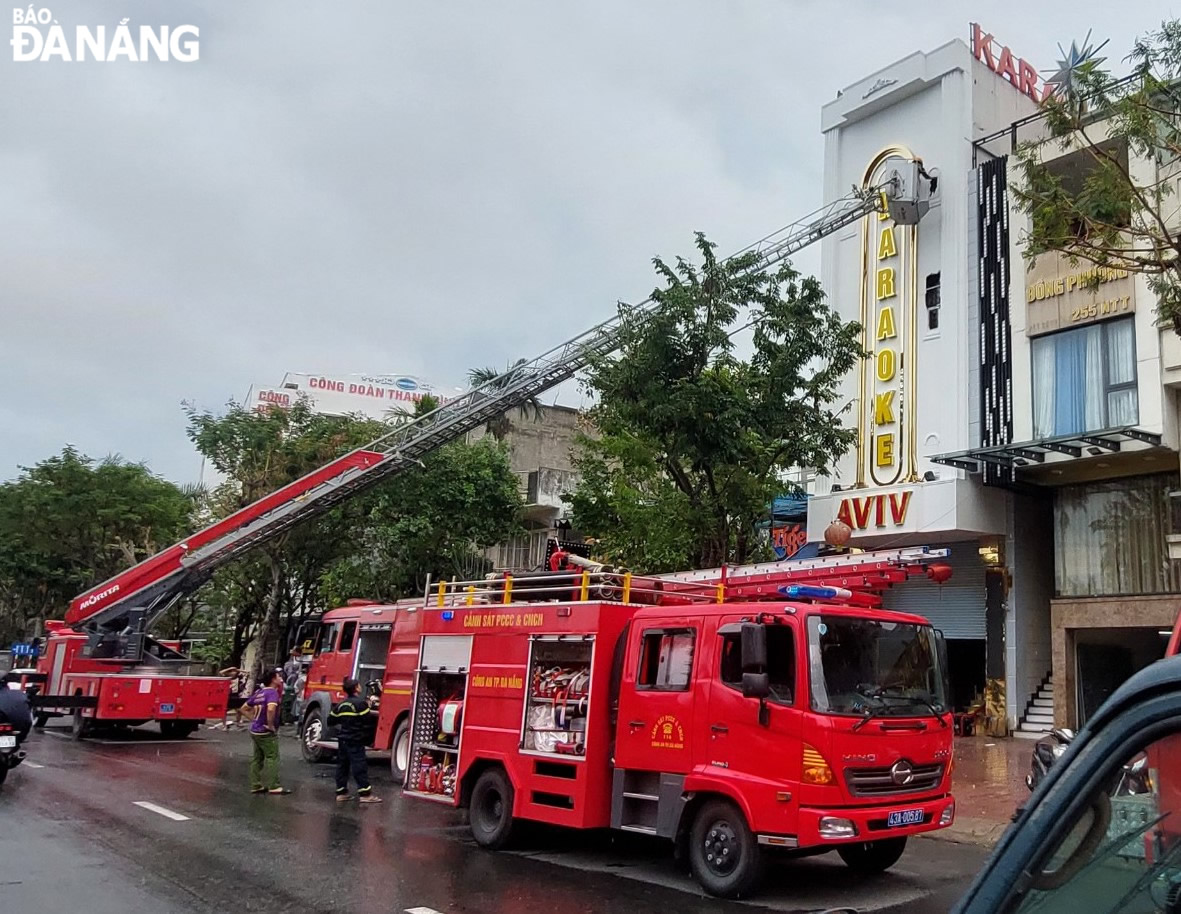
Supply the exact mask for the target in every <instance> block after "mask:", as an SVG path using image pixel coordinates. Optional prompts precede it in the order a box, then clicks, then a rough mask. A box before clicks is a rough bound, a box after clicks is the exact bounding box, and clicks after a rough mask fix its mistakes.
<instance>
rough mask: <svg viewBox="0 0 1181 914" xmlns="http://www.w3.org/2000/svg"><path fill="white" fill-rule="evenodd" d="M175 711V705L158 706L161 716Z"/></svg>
mask: <svg viewBox="0 0 1181 914" xmlns="http://www.w3.org/2000/svg"><path fill="white" fill-rule="evenodd" d="M175 710H176V705H165V704H162V705H160V713H161V714H171V713H172V712H173V711H175Z"/></svg>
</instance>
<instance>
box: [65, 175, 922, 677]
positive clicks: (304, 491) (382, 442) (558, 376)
mask: <svg viewBox="0 0 1181 914" xmlns="http://www.w3.org/2000/svg"><path fill="white" fill-rule="evenodd" d="M929 194H930V179H929V176H928V175H927V174H926V172H925V171H924V170H923V168H922V164H921V163H920V162H918V161H917V160H909V159H903V158H898V159H897V167H896V168H894V169H892V170H891V171H890V172H889V174H888V176H887V178H886V179H885V181H884V182H882V183H881V184H878V185H875V186H870V187H865V188H854V190H853V191H852V193H850V194H849V195H848V196H846V197H843V198H842V199H840V200H837V201H835V202H833V203H830V204H828V205H827V206H824V207H822V208H821V209H819V210H817V211H816V212H814V213H812V214H810V215H809V216H807V217H805V218H804V219H801V220H798V221H797V222H794V223H792V224H791V225H789V226H786V227H784V228H783V229H781V230H779V231H778V232H775V233H773V234H771V235H768V236H767V237H765V238H763V239H761V240H760V241H758V242H756V243H755V244H753V245H750V246H749V247H747V248H745V249H744V250H742V251H740V252H738V254H736V255H734V256H735V257H739V256H749V255H753V257H751V263H750V265H749V267H748V270H749V272H750V273H752V274H753V273H758V272H761V271H763V270H766V269H768V268H769V267H772V266H775V265H776V264H778V263H780V262H781V261H783V260H784V259H786V258H787V257H789V256H791V255H792V254H794V253H796V252H797V251H799V250H801V249H803V248H805V247H807V246H808V245H809V244H812V243H813V242H815V241H818V240H820V239H821V238H824V237H825V236H826V235H830V234H831V233H833V232H835V231H837V230H839V229H841V228H843V227H844V226H847V225H851V224H852V223H854V222H856V221H857V220H858V219H861V218H863V217H864V216H867V215H869V214H871V213H875V212H884V213H888V214H889V215H890V217H891V218H893V219H894V220H895V221H896V222H898V223H899V224H904V225H913V224H915V223H917V222H918V221H919V219H920V218H922V215H923V214H924V213H925V212H926V211H927V206H928V204H929ZM657 310H658V304H657V303H656V302H654V301H653V300H652V299H651V298H649V299H646V300H645V301H643V302H640V303H639V304H636V305H630V306H626V307H621V308H620V309H619V311H618V313H617V314H616V315H614V316H613V317H611V318H609V319H608V320H605V321H603V322H602V323H600V324H597V325H595V326H594V327H591V328H590V329H589V330H587V331H585V332H583V333H581V334H579V335H578V336H576V337H574V338H572V339H570V340H567V341H566V342H564V343H562V344H561V345H559V346H555V347H554V348H553V349H550V350H549V351H548V352H545V353H542V354H541V355H539V356H537V357H536V358H534V359H532V360H530V361H528V362H523V363H521V364H520V365H516V366H514V367H512V368H510V369H509V370H508V371H507V372H505V373H504V374H502V375H500V376H499V377H496V378H494V379H492V380H490V381H488V382H487V383H485V384H483V385H481V386H480V387H477V388H475V389H473V390H470V391H468V392H467V393H465V394H463V395H462V396H460V397H458V398H456V399H454V400H452V401H450V402H448V403H447V404H446V405H444V406H440V407H439V408H437V409H435V410H433V411H431V412H429V413H426V414H424V415H422V416H419V417H417V418H415V419H413V420H411V421H407V422H404V423H401V424H399V425H398V426H397V427H395V428H394V429H392V430H391V431H390V432H389V433H388V434H386V435H383V436H382V437H380V438H378V439H377V440H376V441H373V442H371V443H370V444H367V445H365V446H364V447H361V448H358V449H357V450H355V451H352V452H351V453H348V454H345V455H344V456H343V457H340V458H338V459H336V460H333V461H332V462H330V463H328V464H327V465H325V466H323V467H321V468H320V469H318V470H316V471H314V472H312V473H309V474H307V475H306V476H304V477H302V478H301V479H297V480H296V481H295V482H292V483H291V484H289V485H287V486H284V487H283V488H281V489H279V490H277V491H276V492H273V493H271V494H270V495H267V496H265V497H263V498H261V499H259V500H258V501H256V502H254V503H253V504H251V505H248V506H247V507H245V508H242V509H241V510H240V511H237V512H235V513H234V514H231V515H230V516H229V517H226V518H224V519H222V520H220V521H218V522H217V523H215V524H212V525H210V526H209V527H206V528H205V529H203V530H201V531H198V532H197V533H194V534H193V535H192V536H189V537H187V538H185V539H184V540H182V541H181V542H179V543H177V544H175V545H173V546H170V547H169V548H168V549H165V550H164V551H162V552H160V553H158V554H157V555H154V556H152V557H151V558H149V559H146V560H144V561H143V562H140V563H139V564H137V565H135V566H133V567H132V568H129V569H127V570H126V571H124V572H122V573H120V574H118V575H115V576H114V577H112V578H110V579H109V580H107V581H104V582H103V583H102V584H99V585H97V586H95V587H92V588H91V589H90V590H87V591H86V592H84V593H82V594H80V595H79V596H78V597H76V598H75V599H74V600H73V601H71V603H70V607H69V610H68V612H67V613H66V617H65V618H66V622H67V623H69V624H70V625H72V626H77V627H82V628H85V629H87V630H89V631H90V632H91V634H92V643H91V656H92V657H94V658H101V657H109V658H114V659H119V660H137V659H139V657H140V656H141V655H142V649H143V636H144V632H145V630H146V629H147V627H148V626H149V625H150V624H151V622H152V621H153V620H154V619H155V618H156V617H157V616H158V615H159V614H160V613H162V612H164V611H165V610H167V609H168V608H169V607H170V606H171V605H173V604H174V603H175V602H176V601H177V600H179V599H181V598H182V597H184V596H185V595H187V594H189V593H192V592H193V591H194V590H196V589H197V588H198V587H200V586H201V584H203V583H204V582H205V581H206V580H208V579H209V577H210V576H211V575H212V574H213V572H214V571H215V570H217V569H218V568H220V567H221V566H223V565H225V564H226V563H228V562H230V561H232V560H233V559H235V558H237V557H238V556H240V555H242V554H243V553H245V552H247V551H249V550H251V549H253V548H255V547H256V546H258V545H260V544H262V543H264V542H266V541H268V540H270V539H273V538H274V537H276V536H278V535H280V534H281V533H283V532H284V531H286V530H288V529H290V528H291V527H293V526H294V525H295V524H297V523H300V522H301V521H303V520H306V519H308V518H310V517H314V516H315V515H317V514H320V513H323V512H324V511H327V510H328V509H329V508H331V507H333V506H334V505H337V504H339V503H341V502H342V501H344V500H346V499H347V498H350V497H351V496H352V495H353V494H355V493H356V492H358V491H360V490H361V489H363V488H366V487H368V486H370V485H373V484H374V483H376V482H379V481H380V480H383V479H387V478H389V477H391V476H393V475H395V474H397V473H400V472H402V471H403V470H406V469H409V468H411V467H413V466H415V465H420V464H421V463H422V458H423V457H424V456H426V455H427V454H429V453H430V452H431V451H434V450H435V449H437V448H439V447H441V446H442V445H444V444H447V443H448V442H451V441H454V440H456V439H457V438H460V437H461V436H463V435H464V434H466V433H467V432H469V431H471V430H472V429H475V428H478V427H479V426H481V425H483V424H485V423H486V422H487V421H488V420H489V419H492V418H494V417H496V416H499V415H502V414H504V413H505V412H507V411H509V410H512V409H514V408H515V407H517V406H520V405H521V404H522V403H525V402H527V401H529V400H530V399H532V398H533V397H536V396H538V395H539V394H541V393H544V392H545V391H547V390H549V389H551V388H553V387H555V386H557V385H558V384H560V383H562V382H563V381H566V380H568V379H570V378H572V377H573V376H574V375H575V374H577V373H578V372H579V371H581V370H582V369H584V368H586V367H587V366H588V365H590V364H591V363H592V362H594V361H595V360H596V359H599V358H602V357H604V356H606V355H609V354H610V353H612V352H614V351H615V350H616V349H617V348H618V347H619V346H620V344H621V342H622V337H623V333H624V329H625V327H629V326H636V325H639V326H643V324H644V323H645V322H646V321H647V320H649V319H650V318H651V317H652V316H653V315H654V314H655V313H656V312H657Z"/></svg>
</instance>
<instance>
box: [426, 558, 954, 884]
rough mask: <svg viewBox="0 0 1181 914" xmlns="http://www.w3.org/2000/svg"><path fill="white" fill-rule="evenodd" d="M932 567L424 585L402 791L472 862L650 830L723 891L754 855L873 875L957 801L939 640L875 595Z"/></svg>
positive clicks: (882, 564)
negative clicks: (527, 841)
mask: <svg viewBox="0 0 1181 914" xmlns="http://www.w3.org/2000/svg"><path fill="white" fill-rule="evenodd" d="M945 554H946V550H937V551H928V550H926V549H910V550H899V551H894V552H889V553H864V554H854V555H849V556H843V557H837V558H827V559H817V560H813V561H805V562H796V563H787V564H786V565H785V564H783V563H779V564H772V565H767V566H747V567H744V568H737V569H730V570H723V569H716V570H714V571H704V572H691V573H687V574H681V575H669V576H661V577H656V578H639V577H632V576H631V575H627V574H620V573H618V572H612V571H606V570H602V569H601V568H599V567H598V566H594V565H591V564H590V563H585V562H583V563H580V564H582V566H583V567H582V568H581V569H578V568H575V569H573V570H570V571H565V572H563V571H558V572H555V573H552V574H548V575H529V576H523V577H518V578H515V579H514V578H512V577H511V576H510V577H505V578H501V579H497V580H492V581H479V582H470V583H469V584H458V585H446V584H444V585H440V588H439V590H438V593H437V594H436V595H435V597H434V598H433V599H432V600H431V604H432V605H431V608H429V609H424V610H422V612H421V615H422V621H421V632H422V637H421V646H420V651H419V655H418V664H417V672H416V681H415V687H414V711H413V718H412V723H411V744H410V754H409V770H408V772H407V774H406V784H405V790H406V793H407V794H408V795H410V796H413V797H420V798H423V799H427V800H433V801H436V802H440V803H445V804H447V805H450V806H457V807H466V808H467V809H468V810H469V819H470V824H471V831H472V834H473V836H474V837H475V840H476V841H477V843H479V844H480V845H482V846H485V847H489V848H498V847H501V846H503V845H504V844H505V843H506V842H507V841H508V839H509V836H510V834H511V832H512V830H513V827H514V823H515V822H516V821H518V820H531V821H536V822H545V823H549V824H553V825H563V826H568V827H571V828H579V829H588V828H606V827H612V828H616V829H620V830H623V831H628V832H637V833H641V834H646V835H656V836H661V837H665V838H668V839H670V840H671V841H673V842H675V843H676V844H677V845H678V846H679V847H680V848H681V849H682V851H683V852H684V853H685V854H687V856H688V859H689V862H690V865H691V868H692V870H693V873H694V876H695V877H696V878H697V880H698V881H699V882H700V883H701V885H702V886H703V887H704V888H705V889H706V890H708V891H709V892H711V893H712V894H715V895H718V896H723V897H739V896H743V895H746V894H748V893H750V892H751V891H752V890H753V889H754V887H755V885H756V883H757V881H758V878H759V875H760V872H761V870H762V863H763V857H764V856H765V854H766V853H767V852H768V851H781V852H783V853H786V854H790V853H794V854H812V853H819V852H823V851H828V850H835V851H837V852H838V853H839V854H840V855H841V857H842V858H843V859H844V861H845V862H846V863H847V864H848V865H849V866H850V867H852V868H853V869H855V870H857V871H859V872H864V873H872V872H879V871H881V870H884V869H886V868H887V867H889V866H891V865H893V863H894V862H896V861H897V860H898V858H899V857H900V856H901V855H902V852H903V850H904V848H905V846H906V840H907V837H908V836H910V835H914V834H919V833H922V832H925V831H931V830H934V829H938V828H942V827H945V826H947V825H950V824H951V822H952V820H953V818H954V816H955V802H954V800H953V798H952V795H951V771H952V718H951V713H950V709H949V699H948V693H947V692H948V690H947V681H946V673H947V667H946V659H945V657H946V652H945V649H944V647H943V643H942V638H941V637H940V636H939V635H938V633H937V632H935V631H934V630H933V629H932V627H931V626H930V624H929V623H928V622H927V621H926V620H925V619H923V618H922V617H920V616H917V615H911V614H906V613H897V612H888V611H885V610H882V609H881V608H880V600H879V598H878V597H877V595H876V594H877V592H878V591H880V590H882V589H884V588H886V587H888V586H889V585H890V584H892V583H895V582H898V581H902V580H905V579H906V578H907V577H908V576H911V575H917V574H924V573H925V574H928V575H930V576H931V577H933V578H934V579H935V580H944V579H946V576H947V575H948V574H949V572H950V569H949V568H948V567H947V566H946V565H943V564H941V563H937V562H934V561H933V560H934V559H937V558H939V557H941V556H943V555H945Z"/></svg>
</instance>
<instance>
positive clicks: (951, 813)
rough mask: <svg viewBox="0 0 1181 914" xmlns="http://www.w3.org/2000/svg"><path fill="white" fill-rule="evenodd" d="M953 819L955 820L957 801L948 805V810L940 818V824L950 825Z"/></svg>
mask: <svg viewBox="0 0 1181 914" xmlns="http://www.w3.org/2000/svg"><path fill="white" fill-rule="evenodd" d="M953 819H955V800H952V801H951V802H950V803H948V804H947V808H946V809H945V810H943V813H942V814H941V815H940V816H939V824H940V825H950V824H951V823H952V820H953Z"/></svg>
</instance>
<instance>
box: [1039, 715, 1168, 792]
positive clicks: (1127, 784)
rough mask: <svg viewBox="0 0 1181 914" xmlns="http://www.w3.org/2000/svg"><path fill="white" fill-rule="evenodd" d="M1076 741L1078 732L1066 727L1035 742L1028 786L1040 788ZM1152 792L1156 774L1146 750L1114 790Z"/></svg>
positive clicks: (1123, 771) (1123, 773)
mask: <svg viewBox="0 0 1181 914" xmlns="http://www.w3.org/2000/svg"><path fill="white" fill-rule="evenodd" d="M1073 740H1074V731H1073V730H1069V729H1067V728H1065V727H1063V728H1055V729H1053V730H1051V731H1050V733H1049V735H1048V736H1043V737H1042V738H1041V739H1039V740H1038V741H1037V742H1036V743H1034V746H1033V758H1032V759H1030V763H1029V769H1030V770H1029V774H1027V775H1026V776H1025V786H1026V787H1028V788H1029V789H1030V790H1035V789H1037V785H1038V784H1040V783H1041V782H1042V779H1043V778H1045V776H1046V775H1047V774H1048V773H1049V771H1050V768H1051V767H1052V766H1053V765H1054V763H1055V762H1057V761H1058V759H1059V758H1061V757H1062V755H1063V754H1064V753H1065V752H1066V750H1067V748H1068V747H1069V746H1070V744H1071V742H1072V741H1073ZM1151 792H1152V775H1151V773H1150V771H1149V768H1148V757H1147V756H1146V755H1144V754H1143V753H1141V754H1140V755H1138V756H1136V757H1135V758H1133V759H1132V760H1131V761H1130V762H1128V763H1127V764H1126V765H1124V766H1123V768H1122V769H1121V771H1120V774H1119V777H1118V778H1117V779H1116V780H1115V783H1114V784H1113V785H1112V786H1111V790H1110V793H1111V795H1112V796H1135V795H1138V794H1147V793H1151Z"/></svg>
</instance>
